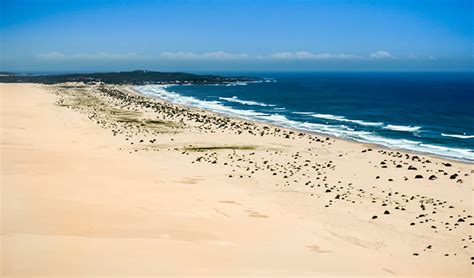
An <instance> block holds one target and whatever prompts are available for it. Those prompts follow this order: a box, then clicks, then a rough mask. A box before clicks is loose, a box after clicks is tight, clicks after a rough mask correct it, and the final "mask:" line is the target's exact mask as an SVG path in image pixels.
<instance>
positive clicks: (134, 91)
mask: <svg viewBox="0 0 474 278" xmlns="http://www.w3.org/2000/svg"><path fill="white" fill-rule="evenodd" d="M160 85H163V86H173V85H176V84H160ZM123 87H124V88H125V89H126V90H129V91H130V92H132V93H134V94H136V95H139V96H142V97H145V98H150V99H158V100H160V101H163V102H166V103H168V104H171V105H175V106H176V107H180V108H184V109H196V110H197V111H201V112H206V113H211V114H215V115H219V116H221V117H228V118H232V119H236V120H240V121H249V122H254V123H258V124H263V125H269V126H273V127H277V128H282V129H287V130H292V131H294V132H298V133H299V132H302V133H307V134H313V135H316V136H327V137H329V138H331V139H334V140H343V141H345V142H350V143H356V144H360V145H363V146H366V147H368V148H379V149H387V150H390V151H399V152H405V153H409V154H411V155H423V156H428V157H431V158H434V159H445V160H449V161H452V162H457V163H463V164H465V165H474V161H472V160H465V159H460V158H459V159H457V158H454V157H449V156H442V155H436V154H432V153H427V152H422V151H414V150H409V149H404V148H395V147H389V146H385V145H382V144H377V143H368V142H362V141H358V140H355V139H350V138H343V137H337V136H335V135H331V134H326V133H320V132H317V131H308V130H303V129H297V128H292V127H285V126H280V125H278V124H275V123H270V122H264V121H258V120H254V119H245V118H241V117H238V116H231V115H227V114H224V113H219V112H214V111H209V110H206V109H204V108H200V107H192V106H185V105H180V104H177V103H173V102H170V101H167V100H164V99H161V98H159V97H151V96H147V95H144V94H142V93H141V92H140V91H138V90H137V89H135V88H134V87H136V85H124V86H123ZM446 148H448V147H446Z"/></svg>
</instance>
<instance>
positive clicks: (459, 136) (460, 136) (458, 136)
mask: <svg viewBox="0 0 474 278" xmlns="http://www.w3.org/2000/svg"><path fill="white" fill-rule="evenodd" d="M441 135H442V136H445V137H453V138H459V139H472V138H474V135H466V134H446V133H441Z"/></svg>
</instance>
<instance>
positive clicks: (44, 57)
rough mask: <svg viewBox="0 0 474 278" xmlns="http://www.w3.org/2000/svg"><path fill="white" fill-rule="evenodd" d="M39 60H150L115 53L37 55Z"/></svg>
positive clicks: (134, 54) (140, 56)
mask: <svg viewBox="0 0 474 278" xmlns="http://www.w3.org/2000/svg"><path fill="white" fill-rule="evenodd" d="M37 58H38V59H41V60H48V61H67V60H138V59H148V58H150V57H148V56H142V55H138V54H136V53H125V54H113V53H105V52H101V53H91V54H83V53H78V54H63V53H60V52H50V53H45V54H39V55H37Z"/></svg>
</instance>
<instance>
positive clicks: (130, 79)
mask: <svg viewBox="0 0 474 278" xmlns="http://www.w3.org/2000/svg"><path fill="white" fill-rule="evenodd" d="M256 80H257V79H256V78H251V77H241V76H237V77H226V76H218V75H197V74H191V73H184V72H158V71H145V70H136V71H124V72H104V73H74V74H61V75H19V74H14V73H9V72H4V73H3V74H0V82H3V83H42V84H56V83H64V82H84V83H86V84H90V83H98V82H103V83H106V84H130V85H144V84H170V83H171V84H183V83H184V84H225V83H233V82H245V81H256Z"/></svg>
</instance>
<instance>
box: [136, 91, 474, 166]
mask: <svg viewBox="0 0 474 278" xmlns="http://www.w3.org/2000/svg"><path fill="white" fill-rule="evenodd" d="M169 87H170V85H145V86H138V87H136V88H137V90H138V91H139V92H141V93H142V94H144V95H146V96H150V97H156V98H161V99H163V100H166V101H169V102H173V103H176V104H180V105H184V106H189V107H197V108H202V109H205V110H209V111H212V112H216V113H221V114H226V115H230V116H235V117H240V118H243V119H247V120H256V121H261V122H266V123H270V124H275V125H278V126H282V127H287V128H294V129H298V130H303V131H309V132H316V133H321V134H327V135H332V136H336V137H342V138H348V139H352V140H356V141H359V142H363V143H371V144H378V145H382V146H386V147H389V148H395V149H406V150H411V151H415V152H423V153H430V154H434V155H438V156H444V157H449V158H454V159H459V160H464V161H474V152H473V150H470V149H461V148H448V147H443V146H437V145H431V144H423V143H421V142H419V141H411V140H406V139H390V138H385V137H381V136H378V135H375V134H374V133H373V132H368V131H357V130H354V129H353V128H350V127H348V126H346V125H327V124H319V123H309V122H300V121H294V120H290V119H288V118H287V117H286V116H284V115H280V114H267V113H261V112H256V111H254V110H242V109H234V108H231V107H228V106H225V105H224V104H222V103H221V102H219V101H205V100H199V99H197V98H194V97H189V96H182V95H180V94H178V93H175V92H173V91H171V90H167V89H168V88H169ZM294 113H295V114H298V113H305V114H303V115H313V113H311V114H307V113H310V112H294ZM319 115H323V117H326V116H327V117H326V118H329V117H330V118H335V119H341V116H334V115H327V114H319ZM342 119H343V120H342V122H349V121H350V122H353V121H354V120H349V119H346V118H344V117H342ZM389 126H391V128H393V127H394V126H393V125H387V127H389ZM384 128H385V127H384ZM395 129H397V130H402V131H416V130H419V127H406V126H395ZM444 136H446V135H444ZM461 136H464V137H465V136H471V135H461Z"/></svg>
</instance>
